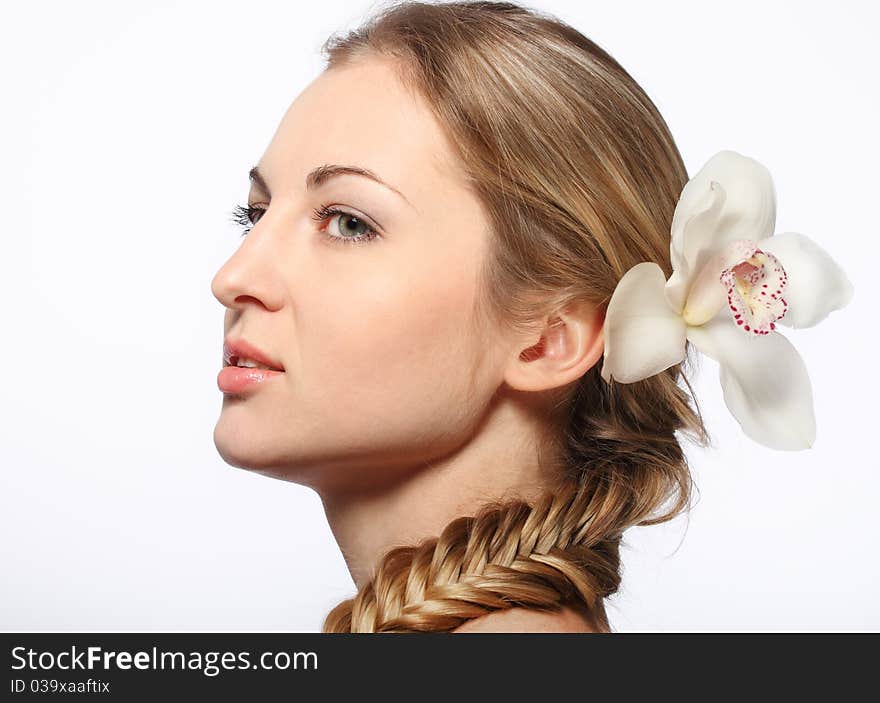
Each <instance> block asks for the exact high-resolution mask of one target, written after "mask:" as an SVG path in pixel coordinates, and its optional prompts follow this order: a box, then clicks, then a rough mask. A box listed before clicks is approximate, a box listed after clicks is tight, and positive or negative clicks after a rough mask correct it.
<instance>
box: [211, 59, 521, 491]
mask: <svg viewBox="0 0 880 703" xmlns="http://www.w3.org/2000/svg"><path fill="white" fill-rule="evenodd" d="M327 165H339V166H347V167H348V166H350V167H357V168H360V169H367V170H369V171H370V172H371V173H373V174H375V175H376V176H377V177H378V178H380V179H381V180H382V181H384V182H385V183H386V184H388V186H390V187H386V186H385V185H382V184H380V183H378V182H376V181H374V180H371V179H370V178H368V177H365V176H362V175H353V174H342V175H333V176H330V177H327V178H322V179H307V176H308V174H309V173H310V172H312V171H313V169H315V168H317V167H319V166H327ZM257 167H258V170H259V173H260V174H261V176H262V178H263V179H264V180H265V185H266V187H267V188H268V190H266V189H264V188H263V187H260V186H259V185H257V184H256V183H252V184H251V190H250V197H249V204H250V205H251V206H252V207H254V208H265V211H264V212H259V213H257V216H255V217H254V219H255V221H256V224H254V226H253V228H252V229H251V230H250V232H249V233H248V234H247V236H246V237H245V238H244V239H243V240H242V242H241V244H240V246H239V247H238V249H237V250H236V251H235V252H234V253H233V254H232V256H231V257H230V258H229V260H228V261H227V262H226V263H225V264H224V265H223V266H222V268H221V269H220V270H219V271H218V272H217V273H216V275H215V277H214V280H213V282H212V286H211V288H212V292H213V293H214V295H215V296H216V297H217V299H218V300H219V301H220V302H221V303H222V304H223V305H224V306H225V307H226V308H227V310H226V314H225V318H224V334H225V335H226V336H227V337H228V338H230V339H232V340H237V339H241V338H243V339H245V340H247V341H248V342H250V343H251V344H252V345H254V346H256V347H258V348H259V349H261V350H262V351H263V352H264V353H265V354H266V355H267V356H268V357H269V358H270V359H274V360H276V361H278V362H280V365H281V366H282V367H283V369H284V372H283V373H282V374H279V375H277V376H275V377H272V378H270V379H268V380H267V381H265V382H262V383H259V384H256V385H254V386H251V387H250V388H249V389H248V390H247V391H245V392H243V393H241V394H239V395H233V394H224V396H223V408H222V412H221V416H220V418H219V420H218V422H217V425H216V427H215V430H214V442H215V445H216V447H217V449H218V451H219V453H220V455H221V456H222V457H223V458H224V460H225V461H227V462H228V463H229V464H231V465H233V466H239V467H244V468H249V469H252V470H254V471H257V472H259V473H264V474H266V475H272V476H275V477H278V478H284V479H287V480H292V481H297V482H300V483H304V484H307V485H312V486H314V487H330V486H333V487H336V488H342V489H347V488H355V487H356V486H357V485H358V484H359V483H361V482H362V485H363V486H369V485H376V483H377V482H381V481H382V480H383V478H388V479H391V478H393V477H394V476H395V475H396V474H398V473H400V472H406V471H408V470H411V468H412V467H413V466H418V465H423V464H424V463H426V462H428V461H430V460H432V459H435V458H437V457H439V456H442V455H444V454H447V453H449V452H450V451H453V450H454V449H456V448H457V447H458V446H459V445H461V444H462V443H463V442H465V441H466V439H467V438H468V436H469V435H470V434H471V433H472V432H473V429H474V427H475V425H476V423H477V422H478V420H479V418H480V415H481V414H482V411H483V410H484V408H485V406H486V404H487V403H488V402H489V400H490V398H491V397H492V394H493V393H494V392H495V390H496V389H497V387H498V385H499V384H500V383H501V381H502V379H503V365H504V362H505V356H506V354H507V350H505V349H503V348H501V343H502V342H501V340H500V339H499V338H498V334H497V331H495V330H491V329H486V328H485V327H484V326H481V325H479V324H478V322H477V320H476V319H474V317H473V307H474V301H475V296H476V295H477V290H478V289H477V274H478V268H479V266H480V264H481V262H482V260H483V257H484V255H485V251H486V247H487V243H488V224H487V221H486V219H485V216H484V214H483V212H482V210H481V207H480V206H479V204H478V202H477V200H476V198H475V197H474V196H473V195H472V194H471V193H470V192H469V191H468V190H467V189H466V188H465V185H464V181H463V180H462V178H461V176H460V173H459V171H458V170H457V169H456V166H455V162H454V159H453V153H452V150H451V147H450V146H449V144H448V142H447V141H446V139H445V137H444V136H443V135H442V133H441V131H440V128H439V126H438V125H437V123H436V121H435V119H434V117H433V116H432V114H431V113H430V112H429V111H428V108H427V107H426V106H425V105H424V104H422V103H421V102H419V101H417V99H416V98H414V97H413V96H412V95H411V94H410V93H409V92H408V91H407V90H406V89H405V88H404V87H403V86H402V85H401V84H400V83H399V82H398V81H397V79H396V78H395V75H394V73H393V71H392V69H391V67H390V66H389V65H388V64H386V63H384V62H382V61H380V60H378V59H370V60H364V61H363V62H361V63H359V64H358V65H355V66H350V67H346V68H344V69H333V70H330V71H327V72H325V73H323V74H322V75H320V76H319V77H318V78H317V79H316V80H315V81H314V82H312V83H311V84H310V85H309V86H307V87H306V89H305V90H304V91H303V92H302V93H301V94H300V95H299V96H298V97H297V98H296V100H295V101H294V102H293V103H292V104H291V106H290V107H289V108H288V110H287V112H286V114H285V115H284V117H283V119H282V121H281V123H280V125H279V127H278V129H277V131H276V133H275V134H274V136H273V138H272V140H271V143H270V144H269V146H268V148H267V149H266V152H265V153H264V154H263V156H262V158H261V159H260V161H259V163H258V165H257ZM307 180H309V183H308V184H307ZM315 180H319V181H320V183H317V182H314V181H315ZM395 190H396V191H397V192H395ZM325 206H326V207H329V208H334V209H335V208H338V209H339V210H341V211H344V214H341V215H339V214H330V215H329V216H326V217H324V216H323V215H321V217H322V219H321V220H320V221H319V220H316V219H315V216H316V213H315V210H316V209H318V210H319V209H320V208H322V207H325ZM369 229H372V230H373V231H374V232H375V234H376V235H378V236H377V237H376V238H374V239H371V240H361V241H360V242H351V241H342V239H343V238H349V239H350V238H353V237H356V236H358V235H359V234H362V233H364V232H366V233H367V234H368V235H370V234H373V232H370V231H369ZM218 352H219V350H218ZM218 371H219V368H218ZM367 469H369V470H367Z"/></svg>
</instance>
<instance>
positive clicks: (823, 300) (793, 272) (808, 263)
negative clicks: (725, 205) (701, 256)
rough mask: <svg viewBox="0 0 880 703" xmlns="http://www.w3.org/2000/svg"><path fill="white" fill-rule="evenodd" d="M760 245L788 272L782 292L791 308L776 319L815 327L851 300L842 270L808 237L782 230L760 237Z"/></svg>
mask: <svg viewBox="0 0 880 703" xmlns="http://www.w3.org/2000/svg"><path fill="white" fill-rule="evenodd" d="M758 246H759V247H760V248H761V249H762V250H763V251H767V252H771V253H772V254H773V255H774V256H775V257H776V258H777V259H779V261H780V263H781V264H782V266H783V267H784V268H785V271H786V273H787V274H788V283H787V285H786V287H785V289H784V291H783V296H784V297H785V300H786V302H787V303H788V311H787V313H786V314H785V315H784V316H783V317H781V318H779V319H777V322H778V323H779V324H781V325H787V326H789V327H792V328H802V327H812V326H813V325H815V324H817V323H819V322H821V321H822V320H824V319H825V318H826V317H827V316H828V314H829V313H830V312H832V311H834V310H839V309H840V308H843V307H846V305H848V304H849V302H850V300H852V297H853V294H854V289H853V285H852V283H851V282H850V280H849V278H847V275H846V274H845V273H844V271H843V269H842V268H841V267H840V266H839V265H838V264H837V263H836V262H835V261H834V259H832V258H831V256H829V254H828V252H826V251H825V250H824V249H822V247H820V246H819V245H818V244H816V242H814V241H813V240H812V239H810V238H809V237H806V236H804V235H803V234H799V233H797V232H783V233H782V234H777V235H775V236H773V237H768V238H767V239H763V240H761V241H760V242H759V243H758Z"/></svg>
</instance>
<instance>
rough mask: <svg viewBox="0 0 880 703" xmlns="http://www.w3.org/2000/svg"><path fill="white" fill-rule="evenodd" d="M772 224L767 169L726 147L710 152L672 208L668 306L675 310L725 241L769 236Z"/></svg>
mask: <svg viewBox="0 0 880 703" xmlns="http://www.w3.org/2000/svg"><path fill="white" fill-rule="evenodd" d="M713 191H718V193H723V197H719V196H718V195H717V194H715V193H713ZM775 223H776V192H775V189H774V186H773V179H772V178H771V176H770V172H769V171H768V170H767V168H766V167H765V166H764V165H763V164H761V163H760V162H758V161H756V160H755V159H752V158H750V157H748V156H743V155H742V154H740V153H738V152H735V151H731V150H729V149H726V150H723V151H719V152H718V153H717V154H715V155H714V156H713V157H712V158H710V159H709V160H708V161H707V162H706V164H705V165H704V166H703V167H702V168H701V169H700V170H699V171H698V172H697V174H696V175H695V176H694V177H693V178H691V179H690V180H689V181H688V182H687V183H686V184H685V186H684V188H683V189H682V191H681V195H680V196H679V200H678V203H677V204H676V206H675V212H674V214H673V217H672V238H671V241H670V245H669V254H670V259H671V262H672V269H673V275H672V276H670V278H669V284H668V286H669V289H668V290H667V291H666V295H667V298H668V300H669V303H670V305H671V306H672V307H673V308H674V309H675V310H677V311H679V312H680V311H681V309H682V307H683V305H684V301H685V300H686V298H687V293H688V288H689V286H690V284H691V283H692V282H693V278H694V277H695V276H696V275H697V274H698V273H699V272H700V271H701V270H702V269H703V267H704V266H705V265H706V263H707V262H708V261H709V260H710V259H711V258H712V257H713V256H714V255H715V254H717V253H718V251H719V250H720V249H721V248H723V247H724V246H725V245H726V244H727V243H728V242H731V241H733V240H736V239H751V240H756V241H757V240H760V239H764V238H766V237H769V236H771V235H772V234H773V228H774V227H775Z"/></svg>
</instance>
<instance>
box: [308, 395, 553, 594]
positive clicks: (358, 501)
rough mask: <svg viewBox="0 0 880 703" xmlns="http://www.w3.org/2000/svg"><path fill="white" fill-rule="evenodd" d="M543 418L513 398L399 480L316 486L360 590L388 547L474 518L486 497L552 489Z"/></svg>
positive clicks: (526, 495)
mask: <svg viewBox="0 0 880 703" xmlns="http://www.w3.org/2000/svg"><path fill="white" fill-rule="evenodd" d="M545 417H546V415H543V416H542V415H541V414H540V413H539V412H536V411H535V409H533V408H529V407H527V406H525V405H523V404H522V403H520V402H517V401H514V400H510V399H507V400H504V401H501V402H499V403H498V404H497V405H495V406H493V407H492V408H491V409H490V410H489V412H488V416H487V418H486V420H485V421H484V422H482V423H481V425H480V428H479V430H478V431H477V432H476V434H475V435H474V436H473V437H471V438H469V439H468V440H467V441H466V442H465V443H463V444H462V445H461V446H460V447H458V448H457V449H456V450H455V451H453V452H452V453H450V454H447V455H446V456H443V457H440V458H436V459H433V460H430V461H422V462H419V464H418V465H414V466H411V467H407V469H406V470H404V471H395V476H396V478H395V480H393V481H389V482H385V483H382V484H378V483H377V485H375V486H373V487H371V488H365V487H364V486H363V485H361V486H358V487H357V488H356V489H353V488H349V489H346V488H345V487H340V486H334V487H329V486H325V487H323V488H321V487H316V489H317V492H318V494H319V495H320V497H321V501H322V503H323V505H324V510H325V512H326V515H327V520H328V523H329V525H330V529H331V530H332V532H333V535H334V537H335V538H336V541H337V543H338V544H339V547H340V549H341V551H342V554H343V556H344V558H345V561H346V564H347V565H348V569H349V572H350V573H351V576H352V579H353V580H354V583H355V585H356V586H357V588H358V590H360V589H361V588H362V587H363V586H364V585H365V584H367V583H368V582H369V581H370V580H371V579H372V577H373V575H374V573H375V569H376V567H377V566H378V565H379V563H380V561H381V559H382V557H383V555H384V554H385V552H387V551H388V550H389V549H392V548H394V547H397V546H414V545H417V544H418V543H419V542H421V541H422V540H423V539H425V538H431V537H438V536H439V535H440V533H441V532H442V531H443V528H444V527H445V526H446V525H447V524H448V523H449V522H451V521H452V520H454V519H455V518H457V517H461V516H470V515H474V514H475V513H476V512H477V511H478V510H479V509H480V507H481V506H483V505H484V504H485V503H487V502H490V501H493V500H498V499H504V498H512V497H520V498H524V499H525V500H527V501H529V502H531V501H533V500H534V499H535V498H537V496H538V495H540V494H541V493H542V492H544V491H546V490H548V486H549V485H551V480H552V479H551V477H550V476H548V473H549V471H550V469H549V468H548V467H549V465H550V464H547V463H546V461H545V459H544V457H545V456H546V454H545V453H544V452H545V447H546V446H547V444H546V442H545V441H542V436H543V435H542V433H541V432H542V428H543V423H544V422H546V420H544V419H543V418H545ZM358 473H360V474H361V475H363V473H362V472H358Z"/></svg>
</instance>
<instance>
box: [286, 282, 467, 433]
mask: <svg viewBox="0 0 880 703" xmlns="http://www.w3.org/2000/svg"><path fill="white" fill-rule="evenodd" d="M349 280H356V281H358V282H357V283H356V284H350V285H348V286H347V287H346V288H344V289H343V288H339V287H337V289H336V290H335V295H334V296H332V297H331V298H329V299H325V300H323V301H322V302H321V303H320V305H310V306H309V310H308V311H306V310H305V309H303V310H302V311H301V312H300V314H298V319H299V321H300V322H301V326H300V325H299V324H298V328H300V333H301V335H302V338H301V340H300V341H301V342H302V344H301V345H300V344H298V346H300V349H301V353H302V369H301V371H302V379H301V380H302V385H303V389H304V391H305V393H306V395H307V399H306V400H307V403H308V405H309V406H310V407H311V411H312V413H314V414H317V415H319V416H325V417H326V416H327V415H333V416H334V418H335V419H334V421H333V427H334V432H335V433H342V434H344V433H345V432H346V431H351V432H353V433H354V432H364V433H370V434H372V435H373V436H374V437H375V436H377V435H382V436H383V437H384V438H385V440H387V441H394V440H393V439H392V437H391V435H395V434H401V435H404V434H412V433H414V432H415V433H421V432H425V431H429V430H426V426H432V425H438V426H439V427H446V428H447V429H449V428H450V427H454V426H456V425H460V424H461V422H462V421H463V420H465V419H466V418H467V417H468V416H469V414H470V413H469V412H468V410H469V409H468V397H469V393H471V392H472V390H473V389H472V387H471V386H472V379H473V368H474V364H475V363H476V359H478V358H479V353H480V352H479V340H478V339H477V337H476V333H475V330H474V329H473V328H472V325H471V322H470V314H471V313H470V311H471V307H472V304H473V296H474V294H475V290H474V284H473V280H472V278H471V277H470V274H466V275H465V274H463V275H461V276H450V274H449V269H448V268H447V269H446V272H445V274H444V273H443V272H441V271H436V270H431V271H426V270H425V269H415V268H414V267H411V268H410V271H408V272H407V271H406V270H401V269H398V270H396V271H391V272H385V273H381V274H380V273H373V274H371V275H369V276H363V277H357V278H350V279H349ZM313 417H314V416H313ZM338 436H339V434H337V437H338ZM423 440H424V438H423Z"/></svg>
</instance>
